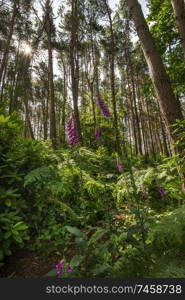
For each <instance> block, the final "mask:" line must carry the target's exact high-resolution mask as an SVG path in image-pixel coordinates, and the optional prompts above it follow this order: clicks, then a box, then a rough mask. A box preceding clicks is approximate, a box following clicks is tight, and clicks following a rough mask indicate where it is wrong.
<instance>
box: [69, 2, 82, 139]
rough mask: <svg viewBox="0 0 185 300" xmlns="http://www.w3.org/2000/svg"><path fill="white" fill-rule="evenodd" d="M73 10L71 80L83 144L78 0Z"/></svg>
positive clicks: (73, 3) (78, 126)
mask: <svg viewBox="0 0 185 300" xmlns="http://www.w3.org/2000/svg"><path fill="white" fill-rule="evenodd" d="M71 5H72V11H71V45H70V46H71V48H70V65H71V81H72V95H73V108H74V116H75V119H76V122H77V132H78V140H79V143H80V144H82V143H83V141H82V134H81V126H80V116H79V110H78V94H79V58H78V26H79V24H78V0H72V1H71Z"/></svg>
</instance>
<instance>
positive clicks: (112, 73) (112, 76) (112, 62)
mask: <svg viewBox="0 0 185 300" xmlns="http://www.w3.org/2000/svg"><path fill="white" fill-rule="evenodd" d="M105 5H106V9H107V14H108V18H109V25H110V34H111V57H110V58H111V60H110V80H111V94H112V106H113V113H114V131H115V138H116V140H115V142H116V151H117V153H118V154H119V155H121V146H120V135H119V128H118V115H117V104H116V90H115V40H114V31H113V24H112V17H111V10H110V8H109V6H108V4H107V0H105Z"/></svg>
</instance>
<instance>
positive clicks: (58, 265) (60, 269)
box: [56, 261, 64, 275]
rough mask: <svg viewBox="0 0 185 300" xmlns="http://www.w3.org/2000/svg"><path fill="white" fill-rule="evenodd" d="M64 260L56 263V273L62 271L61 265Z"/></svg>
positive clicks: (58, 273)
mask: <svg viewBox="0 0 185 300" xmlns="http://www.w3.org/2000/svg"><path fill="white" fill-rule="evenodd" d="M63 264H64V261H60V262H59V263H58V264H57V265H56V268H57V275H60V274H61V273H62V267H63Z"/></svg>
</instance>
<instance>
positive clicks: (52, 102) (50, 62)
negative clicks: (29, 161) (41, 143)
mask: <svg viewBox="0 0 185 300" xmlns="http://www.w3.org/2000/svg"><path fill="white" fill-rule="evenodd" d="M45 18H46V28H45V29H46V34H47V43H48V98H49V114H50V139H51V141H52V146H53V148H54V149H55V148H56V117H55V94H54V83H53V53H52V52H53V48H52V38H51V35H52V28H51V4H50V0H47V1H46V16H45Z"/></svg>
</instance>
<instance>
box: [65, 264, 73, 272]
mask: <svg viewBox="0 0 185 300" xmlns="http://www.w3.org/2000/svg"><path fill="white" fill-rule="evenodd" d="M66 272H67V273H70V272H72V269H71V267H70V265H67V267H66Z"/></svg>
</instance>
